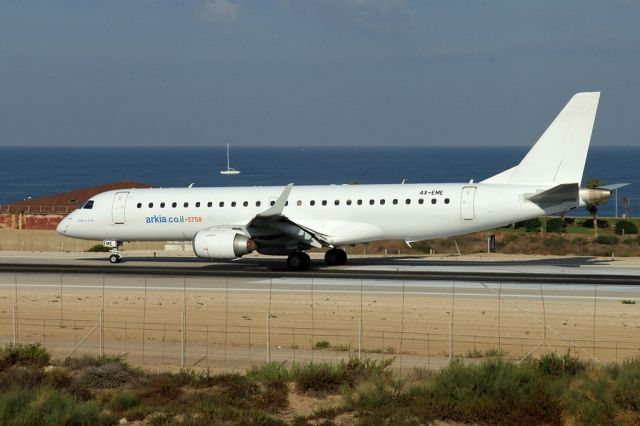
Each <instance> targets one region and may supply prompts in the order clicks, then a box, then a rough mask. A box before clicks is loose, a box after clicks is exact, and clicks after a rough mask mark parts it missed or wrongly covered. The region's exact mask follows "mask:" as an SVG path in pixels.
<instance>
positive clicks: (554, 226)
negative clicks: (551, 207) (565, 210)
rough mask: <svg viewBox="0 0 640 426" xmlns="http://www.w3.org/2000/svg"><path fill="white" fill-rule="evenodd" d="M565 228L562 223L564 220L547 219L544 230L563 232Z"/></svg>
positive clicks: (556, 218)
mask: <svg viewBox="0 0 640 426" xmlns="http://www.w3.org/2000/svg"><path fill="white" fill-rule="evenodd" d="M565 227H566V224H565V222H564V220H562V219H560V218H559V217H554V218H552V219H547V224H546V229H547V232H558V233H560V232H562V231H564V228H565Z"/></svg>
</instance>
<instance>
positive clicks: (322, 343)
mask: <svg viewBox="0 0 640 426" xmlns="http://www.w3.org/2000/svg"><path fill="white" fill-rule="evenodd" d="M330 347H331V343H329V342H328V341H326V340H320V341H318V342H316V344H315V345H313V348H314V349H329V348H330Z"/></svg>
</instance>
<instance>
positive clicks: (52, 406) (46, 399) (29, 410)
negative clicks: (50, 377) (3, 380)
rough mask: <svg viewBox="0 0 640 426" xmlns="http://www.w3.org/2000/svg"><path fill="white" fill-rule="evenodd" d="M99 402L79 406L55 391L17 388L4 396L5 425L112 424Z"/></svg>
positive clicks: (0, 412) (0, 406) (0, 404)
mask: <svg viewBox="0 0 640 426" xmlns="http://www.w3.org/2000/svg"><path fill="white" fill-rule="evenodd" d="M100 412H101V410H100V405H99V404H98V402H96V401H92V402H78V401H76V400H75V399H73V398H72V397H71V396H69V395H67V394H65V393H62V392H60V391H56V390H53V389H47V388H40V389H31V390H27V389H19V388H14V389H12V390H9V391H8V392H5V393H3V394H1V395H0V424H3V425H10V424H11V425H87V426H90V425H96V424H106V423H112V422H113V419H109V418H106V417H104V416H101V414H100Z"/></svg>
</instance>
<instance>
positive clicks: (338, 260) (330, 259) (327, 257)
mask: <svg viewBox="0 0 640 426" xmlns="http://www.w3.org/2000/svg"><path fill="white" fill-rule="evenodd" d="M324 261H325V263H326V264H327V265H328V266H338V265H344V264H345V263H347V253H346V252H345V251H344V250H342V249H337V248H332V249H330V250H327V252H326V253H325V254H324Z"/></svg>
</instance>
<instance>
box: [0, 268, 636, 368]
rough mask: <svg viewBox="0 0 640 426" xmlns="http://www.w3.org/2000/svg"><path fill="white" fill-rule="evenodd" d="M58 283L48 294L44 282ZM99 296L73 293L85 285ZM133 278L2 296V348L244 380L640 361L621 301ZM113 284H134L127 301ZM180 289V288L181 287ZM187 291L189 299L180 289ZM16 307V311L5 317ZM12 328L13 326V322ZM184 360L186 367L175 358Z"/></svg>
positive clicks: (629, 311)
mask: <svg viewBox="0 0 640 426" xmlns="http://www.w3.org/2000/svg"><path fill="white" fill-rule="evenodd" d="M54 279H55V280H57V281H58V282H54V281H53V280H54ZM102 279H104V280H105V285H104V288H103V287H101V286H96V287H95V288H90V289H88V288H77V287H74V286H80V285H82V283H83V282H86V281H88V280H102ZM141 279H142V278H140V277H128V278H127V277H116V278H114V277H106V278H103V277H101V276H90V275H87V276H74V277H63V278H62V280H63V281H64V282H63V286H62V287H60V282H59V281H60V278H59V277H57V276H56V275H35V274H34V275H32V276H29V277H21V278H20V280H23V281H20V282H26V281H28V282H29V283H35V284H37V283H38V282H39V283H40V284H47V285H49V286H48V287H39V288H23V287H18V288H17V289H16V288H12V287H6V286H4V287H0V342H2V343H9V342H12V341H13V340H14V335H15V339H16V341H17V342H19V343H26V342H40V343H42V344H44V345H45V346H46V347H47V348H48V349H50V350H51V351H52V352H53V353H54V354H55V355H56V356H59V357H64V356H66V355H68V354H71V353H76V354H78V353H84V352H88V353H98V352H99V351H100V348H101V347H102V348H103V351H104V353H106V354H126V356H127V357H128V359H129V360H130V361H131V362H133V363H137V364H144V365H145V366H171V365H173V366H176V365H185V366H192V367H209V368H216V367H222V368H245V367H247V366H250V365H252V364H255V363H260V362H263V361H266V360H268V359H278V360H283V361H284V360H287V361H305V360H319V359H343V358H346V357H348V356H350V355H357V354H360V355H362V356H371V357H385V356H395V357H396V358H397V362H396V364H400V365H403V366H423V367H431V366H437V365H440V364H442V363H444V362H446V361H447V360H448V358H449V356H450V354H451V355H454V356H455V355H461V356H467V357H479V356H482V355H484V352H486V351H489V350H492V349H497V350H500V351H503V352H504V353H506V354H507V355H508V356H509V357H511V358H516V359H518V358H520V357H522V356H525V355H527V354H529V353H531V354H533V355H539V354H540V353H542V352H546V351H549V350H556V351H559V352H565V351H567V350H569V349H570V350H571V352H572V354H575V355H579V356H581V357H584V358H590V359H593V360H595V361H603V362H605V361H613V360H620V359H623V358H625V357H630V356H636V355H638V354H639V352H640V308H638V305H636V304H631V303H629V304H625V303H621V300H597V302H596V301H595V299H594V298H591V297H584V298H582V299H577V300H573V299H572V300H559V299H553V298H547V299H545V300H544V301H543V299H542V298H518V299H515V298H509V297H498V295H497V294H496V295H491V296H487V297H473V298H471V297H466V296H464V294H463V293H460V294H458V295H456V296H455V297H452V296H451V295H416V294H411V293H410V292H406V293H405V294H404V295H403V294H397V295H396V294H394V295H388V294H375V293H367V292H365V293H363V294H362V296H360V295H359V294H344V293H340V292H338V291H336V292H335V293H333V292H329V293H327V292H322V293H315V294H314V293H313V292H310V291H297V292H294V291H292V292H277V293H276V292H274V293H272V294H271V295H270V294H269V292H268V291H265V290H264V289H262V290H260V291H258V290H256V291H228V292H225V291H205V290H197V289H195V290H189V289H188V287H190V285H189V284H188V281H185V280H183V279H178V280H177V281H178V282H175V281H176V280H175V279H174V280H173V281H172V282H169V283H167V282H166V281H165V282H164V284H171V285H172V287H171V289H170V290H167V289H160V286H159V284H160V280H171V279H169V278H158V279H152V278H149V279H147V280H146V287H145V285H144V282H141V281H140V280H141ZM117 280H138V281H136V283H137V284H139V286H138V288H136V289H125V288H122V287H123V285H122V282H118V281H117ZM187 280H188V279H187ZM185 283H186V284H187V290H186V291H184V290H183V289H182V286H183V285H184V284H185ZM14 306H15V309H14ZM14 318H15V321H14ZM183 354H184V356H183Z"/></svg>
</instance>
